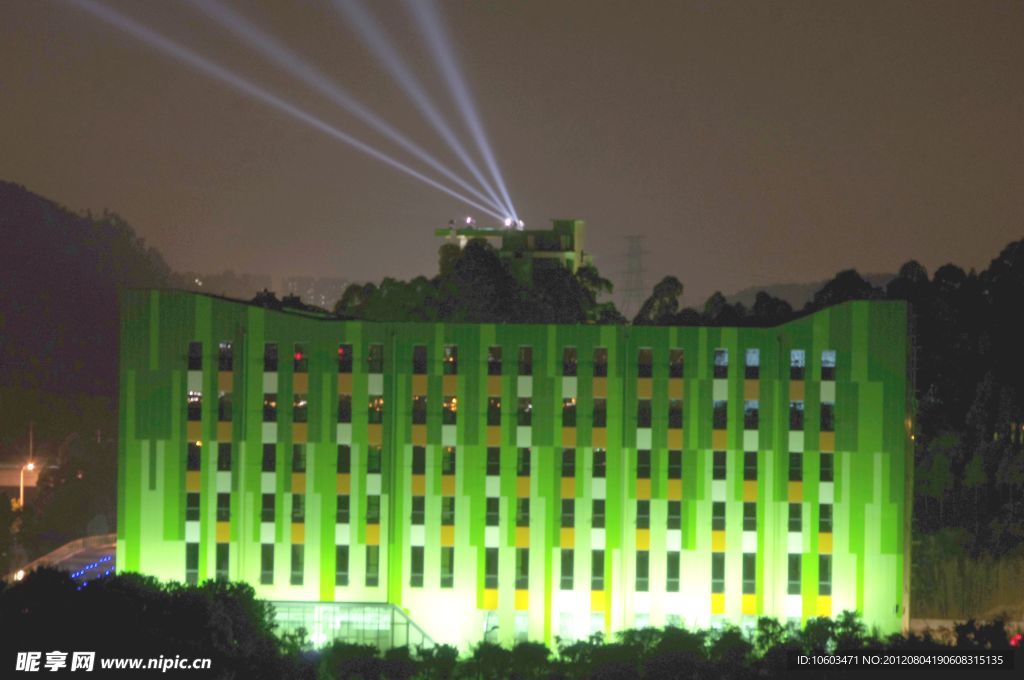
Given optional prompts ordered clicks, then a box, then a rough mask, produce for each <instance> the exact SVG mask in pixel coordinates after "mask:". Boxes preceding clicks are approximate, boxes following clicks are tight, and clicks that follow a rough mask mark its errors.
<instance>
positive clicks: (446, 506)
mask: <svg viewBox="0 0 1024 680" xmlns="http://www.w3.org/2000/svg"><path fill="white" fill-rule="evenodd" d="M454 524H455V497H454V496H443V497H442V498H441V526H446V527H450V526H453V525H454Z"/></svg>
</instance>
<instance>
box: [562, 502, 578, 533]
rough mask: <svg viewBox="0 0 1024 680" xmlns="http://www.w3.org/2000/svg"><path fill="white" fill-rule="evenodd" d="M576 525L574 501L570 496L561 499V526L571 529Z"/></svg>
mask: <svg viewBox="0 0 1024 680" xmlns="http://www.w3.org/2000/svg"><path fill="white" fill-rule="evenodd" d="M574 526H576V501H575V500H573V499H572V498H563V499H562V528H563V529H571V528H572V527H574Z"/></svg>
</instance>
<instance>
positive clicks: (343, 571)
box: [334, 545, 348, 586]
mask: <svg viewBox="0 0 1024 680" xmlns="http://www.w3.org/2000/svg"><path fill="white" fill-rule="evenodd" d="M334 585H336V586H347V585H348V546H347V545H336V546H334Z"/></svg>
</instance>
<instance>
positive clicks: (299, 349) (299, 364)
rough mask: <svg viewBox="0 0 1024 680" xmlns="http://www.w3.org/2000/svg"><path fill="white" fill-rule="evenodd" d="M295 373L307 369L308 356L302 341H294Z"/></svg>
mask: <svg viewBox="0 0 1024 680" xmlns="http://www.w3.org/2000/svg"><path fill="white" fill-rule="evenodd" d="M294 371H295V372H296V373H306V372H307V371H309V356H308V355H307V354H306V347H305V345H303V344H302V343H295V366H294Z"/></svg>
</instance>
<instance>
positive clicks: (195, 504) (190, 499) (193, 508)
mask: <svg viewBox="0 0 1024 680" xmlns="http://www.w3.org/2000/svg"><path fill="white" fill-rule="evenodd" d="M185 519H186V520H187V521H189V522H198V521H199V494H198V493H195V492H190V493H187V494H185Z"/></svg>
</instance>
